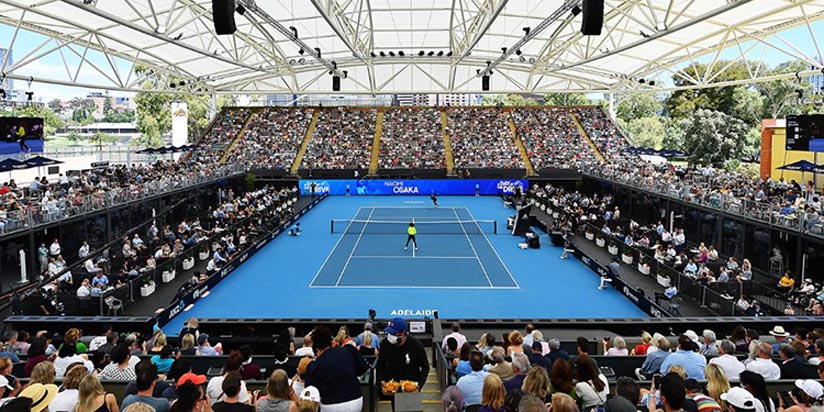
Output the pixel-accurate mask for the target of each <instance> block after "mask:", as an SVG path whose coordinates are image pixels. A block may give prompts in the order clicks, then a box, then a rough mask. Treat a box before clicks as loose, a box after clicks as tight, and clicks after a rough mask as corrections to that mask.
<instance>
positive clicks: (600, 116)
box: [572, 106, 627, 161]
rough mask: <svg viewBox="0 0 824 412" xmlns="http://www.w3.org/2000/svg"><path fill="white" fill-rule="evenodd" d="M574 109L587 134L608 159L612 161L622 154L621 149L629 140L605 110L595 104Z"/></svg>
mask: <svg viewBox="0 0 824 412" xmlns="http://www.w3.org/2000/svg"><path fill="white" fill-rule="evenodd" d="M572 110H573V111H574V113H575V115H576V117H578V121H580V122H581V126H583V127H584V130H585V131H586V132H587V136H589V138H590V139H591V140H592V143H594V144H595V146H596V147H597V148H598V150H599V151H600V152H601V154H602V155H604V157H606V158H607V160H609V161H612V160H614V159H616V158H618V157H620V156H621V151H622V150H623V149H624V148H625V147H627V140H626V138H624V136H623V134H621V132H620V131H619V130H618V128H617V127H616V126H615V123H614V122H613V121H612V120H611V119H610V118H609V116H608V115H607V114H606V112H604V110H602V109H601V108H600V107H595V106H593V107H578V108H575V109H572Z"/></svg>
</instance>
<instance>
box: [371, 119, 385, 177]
mask: <svg viewBox="0 0 824 412" xmlns="http://www.w3.org/2000/svg"><path fill="white" fill-rule="evenodd" d="M382 134H383V109H378V120H377V122H376V123H375V137H374V138H373V139H372V157H371V158H370V159H369V176H375V175H376V174H377V173H378V164H379V162H380V155H381V135H382Z"/></svg>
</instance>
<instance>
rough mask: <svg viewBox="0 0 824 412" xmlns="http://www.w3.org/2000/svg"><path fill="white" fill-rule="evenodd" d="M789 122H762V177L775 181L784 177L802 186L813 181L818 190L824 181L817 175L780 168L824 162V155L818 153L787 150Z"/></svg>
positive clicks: (773, 120)
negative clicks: (806, 162) (769, 177)
mask: <svg viewBox="0 0 824 412" xmlns="http://www.w3.org/2000/svg"><path fill="white" fill-rule="evenodd" d="M786 125H787V122H786V120H784V119H764V120H762V121H761V177H762V178H764V177H767V176H771V177H772V178H773V180H778V179H780V178H781V177H784V180H785V181H787V182H789V181H791V180H795V181H796V182H798V183H800V184H804V183H805V182H807V181H813V183H814V185H815V187H816V189H818V190H821V188H822V187H824V179H819V178H817V174H815V173H809V172H807V173H804V174H803V175H802V173H801V172H796V171H790V170H781V169H779V167H781V166H784V165H785V164H789V163H793V162H797V161H799V160H807V161H810V162H813V163H815V164H820V163H821V162H822V161H824V155H818V154H817V153H816V152H805V151H798V150H786V147H787V134H786Z"/></svg>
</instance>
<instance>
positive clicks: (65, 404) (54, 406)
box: [49, 365, 89, 411]
mask: <svg viewBox="0 0 824 412" xmlns="http://www.w3.org/2000/svg"><path fill="white" fill-rule="evenodd" d="M86 376H89V371H87V370H86V368H83V367H80V365H78V366H75V367H73V368H71V369H69V370H68V371H67V372H66V374H65V375H64V376H63V385H62V386H63V390H61V391H60V393H58V394H57V396H55V397H54V400H52V401H51V403H50V404H49V410H52V411H73V410H74V408H75V407H76V406H77V402H78V399H79V396H80V391H79V388H80V382H82V381H83V378H85V377H86Z"/></svg>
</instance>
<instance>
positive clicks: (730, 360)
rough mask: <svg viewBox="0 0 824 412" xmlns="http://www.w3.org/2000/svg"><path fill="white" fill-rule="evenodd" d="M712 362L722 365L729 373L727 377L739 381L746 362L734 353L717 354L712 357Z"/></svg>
mask: <svg viewBox="0 0 824 412" xmlns="http://www.w3.org/2000/svg"><path fill="white" fill-rule="evenodd" d="M710 363H711V364H713V365H718V366H719V367H721V369H723V370H724V372H726V373H727V378H729V380H730V381H733V382H737V381H738V375H739V374H740V373H741V372H743V371H744V369H745V367H744V364H743V363H741V361H739V360H738V358H736V357H735V356H732V355H721V356H717V357H715V358H712V359H710Z"/></svg>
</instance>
